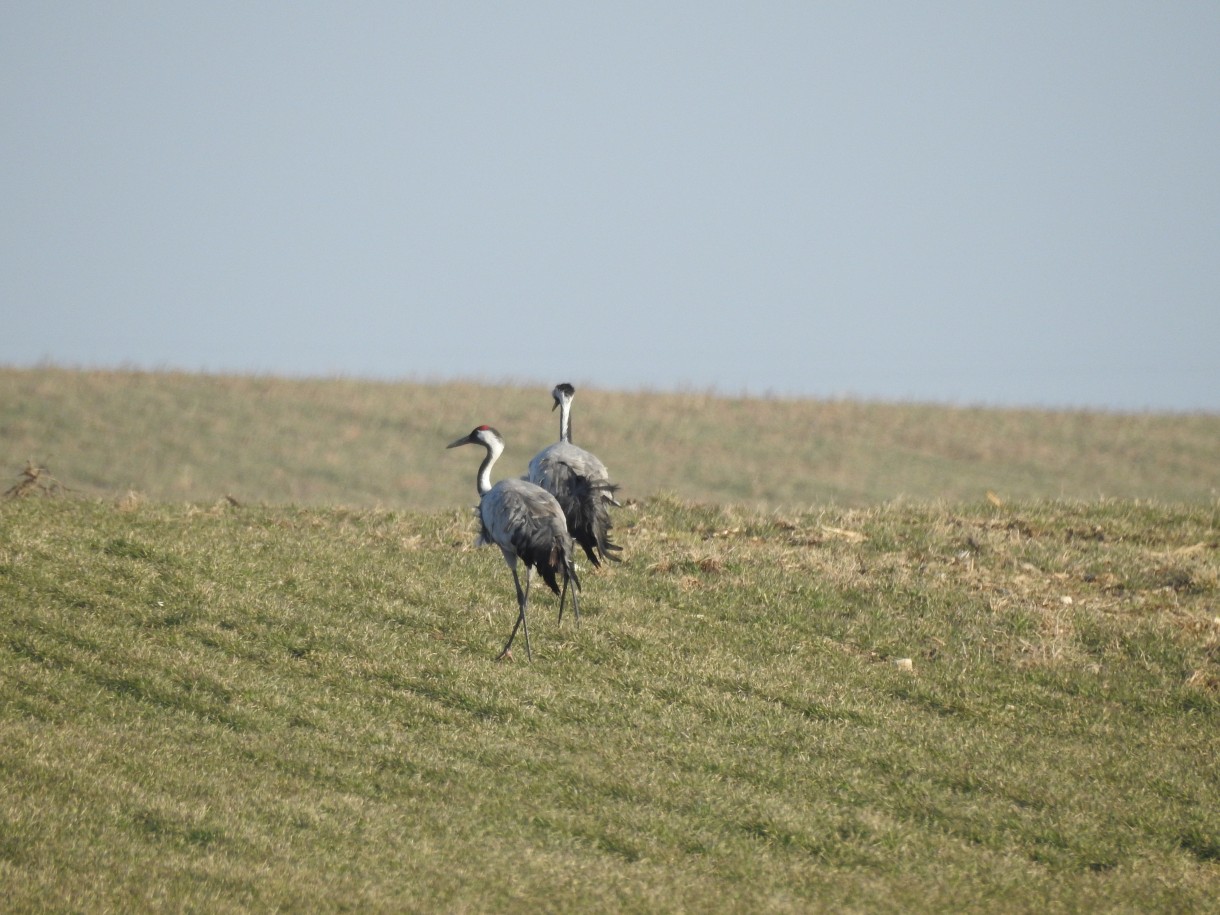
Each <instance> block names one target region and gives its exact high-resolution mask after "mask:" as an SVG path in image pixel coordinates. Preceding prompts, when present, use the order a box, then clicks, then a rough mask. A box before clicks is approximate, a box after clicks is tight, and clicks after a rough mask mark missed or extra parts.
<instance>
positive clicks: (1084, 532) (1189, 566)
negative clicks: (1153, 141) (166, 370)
mask: <svg viewBox="0 0 1220 915" xmlns="http://www.w3.org/2000/svg"><path fill="white" fill-rule="evenodd" d="M0 521H2V525H0V604H2V605H3V606H4V607H5V612H4V614H3V616H2V617H0V671H2V672H3V675H2V677H0V708H3V710H4V711H3V715H2V717H0V771H2V773H3V784H4V786H5V791H4V793H3V797H2V798H0V885H3V886H4V888H5V894H6V908H7V910H8V911H68V910H71V911H151V910H164V909H167V908H168V909H174V910H183V909H185V910H193V911H209V912H220V911H236V910H261V911H266V910H279V909H285V910H290V911H304V910H308V911H411V910H414V911H437V910H449V911H455V910H456V911H463V910H480V911H493V910H523V909H526V908H529V909H530V910H535V909H542V910H545V911H624V910H626V911H711V910H720V911H724V910H737V911H757V910H768V911H807V910H810V909H814V910H818V909H822V910H844V909H854V910H878V909H901V910H912V911H944V910H946V909H955V910H964V909H972V910H979V909H1003V910H1008V911H1032V910H1038V911H1096V910H1125V911H1155V910H1159V911H1199V912H1203V911H1208V910H1210V908H1211V907H1212V906H1213V905H1214V902H1215V898H1216V894H1217V892H1218V891H1220V768H1218V767H1217V765H1216V760H1217V758H1220V658H1218V652H1220V619H1218V614H1217V595H1218V593H1220V583H1218V576H1220V560H1218V558H1217V556H1218V554H1217V547H1218V544H1217V534H1216V509H1215V507H1214V506H1213V507H1202V506H1200V507H1193V508H1192V507H1180V508H1172V509H1171V508H1164V507H1156V506H1152V505H1144V504H1140V505H1136V504H1133V503H1127V502H1105V503H1102V502H1098V503H1090V504H1077V503H1054V502H1037V503H1029V504H1010V505H1006V506H1003V507H997V506H994V505H991V504H990V503H984V504H981V505H979V504H975V505H970V506H958V507H954V508H946V507H919V506H914V505H896V504H890V505H887V506H883V507H875V508H871V509H857V510H833V511H832V510H822V511H817V512H811V513H800V512H794V513H785V514H782V515H774V514H773V515H759V514H751V513H747V512H739V511H732V510H723V509H718V508H710V507H700V506H693V505H690V504H687V503H681V502H678V501H675V500H668V499H650V500H646V501H643V502H640V503H637V504H635V505H633V506H630V507H627V508H625V509H624V510H623V511H622V512H621V514H620V528H621V530H622V533H623V541H624V543H625V544H626V547H627V551H628V556H629V558H628V561H626V562H624V563H623V564H622V565H620V566H615V567H614V568H612V569H610V570H609V571H606V572H602V573H593V572H587V573H586V575H585V578H586V589H585V594H584V597H585V600H584V614H583V623H582V625H581V626H580V627H579V628H577V627H576V626H574V625H572V624H571V623H570V621H569V620H565V622H564V624H563V626H562V627H559V626H557V625H556V622H555V615H554V614H555V610H556V603H557V602H556V601H555V600H553V599H551V598H550V597H549V596H548V595H546V594H545V592H542V591H539V592H538V594H540V595H542V596H539V597H537V598H536V602H535V614H534V617H533V619H534V624H533V627H532V628H533V636H534V639H533V640H534V646H535V660H534V662H533V663H532V664H528V663H525V662H524V660H523V658H520V657H518V659H517V660H516V661H515V662H511V663H502V664H496V663H493V661H492V658H493V657H494V655H495V653H496V651H497V650H498V648H499V646H500V644H501V641H502V639H503V638H504V637H505V635H506V633H507V631H508V628H509V626H510V624H511V621H512V616H513V612H512V597H511V594H512V588H511V581H510V578H509V576H508V572H507V570H506V569H505V568H504V567H503V565H502V563H501V561H500V559H499V557H498V555H495V554H494V552H493V551H490V550H478V551H476V550H473V549H470V548H469V544H470V541H471V538H472V519H471V518H470V517H469V515H468V514H467V513H466V512H464V511H450V512H437V513H429V514H410V513H395V512H386V511H374V510H362V511H346V510H336V509H296V508H243V507H238V506H233V505H231V504H229V503H221V504H218V505H215V506H210V507H209V506H195V507H192V506H166V505H163V504H152V503H148V504H141V503H138V502H132V501H124V502H121V503H119V504H113V503H108V502H101V501H97V500H83V499H73V498H25V499H18V500H8V501H6V502H4V503H2V504H0Z"/></svg>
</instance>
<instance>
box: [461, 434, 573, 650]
mask: <svg viewBox="0 0 1220 915" xmlns="http://www.w3.org/2000/svg"><path fill="white" fill-rule="evenodd" d="M459 445H482V446H483V447H484V448H485V449H487V456H486V457H484V458H483V463H482V464H480V465H479V474H478V477H477V485H478V488H479V497H480V498H479V507H478V513H479V519H480V521H481V522H482V525H483V526H482V530H480V532H479V537H478V539H477V540H476V541H475V546H483V545H484V544H489V543H494V544H495V545H496V546H498V547H499V548H500V552H501V553H503V554H504V561H505V562H506V563H507V564H508V567H509V568H510V569H511V570H512V573H513V584H515V585H516V586H517V622H516V623H514V624H513V631H512V633H511V634H510V635H509V637H508V641H507V642H506V643H505V645H504V650H503V651H501V652H500V654H499V655H498V656H497V657H496V660H497V661H498V660H500V659H501V658H503V657H504V656H505V655H506V654H508V649H509V648H510V647H511V646H512V644H513V639H514V638H515V637H516V635H517V628H518V627H521V629H522V630H523V631H524V633H525V655H526V657H527V658H529V659H530V660H533V655H532V654H531V653H530V630H529V623H527V622H526V620H525V608H526V605H527V604H528V603H529V593H530V571H531V569H537V570H538V572H539V573H540V574H541V575H542V578H543V580H544V581H545V582H546V583H547V587H549V588H550V589H551V590H552V591H554V592H555V593H556V594H558V595H559V620H560V622H562V621H563V604H564V599H565V598H566V597H567V594H568V583H569V582H570V583H571V584H572V612H573V613H574V614H575V616H576V621H577V622H578V623H579V622H580V607H579V605H578V604H577V602H576V592H577V591H579V590H580V579H579V578H577V577H576V567H575V566H574V565H573V562H572V537H571V535H570V534H569V533H568V528H567V524H566V522H565V520H564V515H563V509H561V508H560V507H559V503H558V502H557V501H556V499H555V497H554V496H552V495H551V494H550V493H549V492H547V491H546V490H545V489H543V488H542V487H540V486H536V485H534V484H533V483H530V482H529V481H527V480H521V479H514V478H509V479H505V480H501V481H500V482H499V483H497V484H496V485H495V486H492V485H491V465H492V464H494V463H495V462H496V459H497V458H499V457H500V454H501V453H502V452H503V451H504V438H503V437H502V436H501V435H500V433H499V432H497V431H496V430H495V429H493V428H492V427H491V426H486V425H484V426H479V427H477V428H475V429H474V430H473V431H471V433H470V434H469V435H464V436H462V437H461V438H459V439H458V440H457V441H455V442H451V443H450V444H449V445H448V446H447V447H449V448H456V447H458V446H459ZM518 559H522V560H524V561H525V589H524V590H522V588H521V579H520V578H519V577H518V576H517V560H518ZM560 575H562V576H563V590H562V591H560V588H559V582H558V580H557V576H560Z"/></svg>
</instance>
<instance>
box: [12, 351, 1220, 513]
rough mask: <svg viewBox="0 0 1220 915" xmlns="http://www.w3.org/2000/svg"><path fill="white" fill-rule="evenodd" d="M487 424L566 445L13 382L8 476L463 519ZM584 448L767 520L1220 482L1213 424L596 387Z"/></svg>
mask: <svg viewBox="0 0 1220 915" xmlns="http://www.w3.org/2000/svg"><path fill="white" fill-rule="evenodd" d="M558 380H561V379H556V381H558ZM481 422H489V423H492V424H493V425H495V426H496V427H497V428H499V429H500V430H501V431H502V432H503V433H504V434H505V436H506V438H507V440H508V451H507V453H506V455H505V457H504V459H503V461H502V463H501V465H500V469H501V470H502V472H503V473H505V474H509V473H514V472H519V471H522V470H523V469H524V467H525V464H526V462H527V461H528V459H529V457H530V456H531V455H532V454H534V453H535V452H536V451H537V450H539V449H540V448H542V447H544V446H545V445H547V444H549V443H550V442H551V441H553V440H554V439H555V437H556V434H557V421H556V419H555V415H554V414H553V413H551V412H550V397H549V394H548V392H547V390H546V389H545V387H543V388H540V389H534V388H521V387H513V386H491V385H480V384H472V383H460V382H453V383H437V384H424V383H409V382H402V383H379V382H369V381H358V380H353V379H330V380H285V379H273V378H262V377H228V376H201V375H188V374H180V373H141V372H110V371H69V370H62V369H54V368H40V369H33V370H14V369H0V468H2V467H5V466H7V467H9V468H10V472H15V470H16V468H18V467H20V466H22V465H23V464H24V462H25V460H26V458H27V456H29V455H34V456H36V457H37V458H38V460H39V462H41V463H53V464H54V466H55V467H56V470H57V472H58V474H59V476H60V478H61V479H62V480H64V481H67V482H68V483H69V484H70V485H72V486H73V487H77V488H80V489H81V490H83V491H85V492H88V493H92V494H99V495H106V496H112V495H114V494H116V493H124V492H127V491H129V490H132V491H135V492H137V493H142V494H144V495H145V496H147V497H149V498H151V499H154V500H189V501H209V502H210V501H213V500H215V499H218V498H221V497H223V496H225V495H231V496H232V497H233V498H235V499H238V500H239V501H241V502H246V503H249V502H266V503H299V504H307V505H322V504H329V505H349V506H384V507H403V508H416V509H434V508H441V507H450V506H453V505H455V504H464V503H466V502H468V501H472V494H473V486H472V485H471V473H470V467H469V466H468V465H467V463H466V462H464V461H457V460H453V459H452V455H451V454H448V453H447V452H446V451H445V449H444V445H445V443H447V442H448V441H451V440H452V439H453V437H454V436H455V435H458V434H460V433H462V432H465V431H467V430H469V429H470V428H471V427H473V426H474V425H476V424H478V423H481ZM575 437H576V440H577V442H578V443H579V444H581V445H583V446H584V447H587V448H589V449H590V450H592V451H594V452H595V453H597V454H598V455H599V456H600V457H602V459H603V460H604V461H605V462H606V463H607V465H608V466H609V467H610V470H611V474H612V476H613V477H614V479H615V480H617V481H618V482H620V483H621V484H622V487H623V489H622V495H623V497H624V498H629V499H632V498H633V499H641V498H644V497H647V496H649V495H652V494H655V493H672V494H674V495H676V496H677V497H679V498H681V499H685V500H693V501H700V502H713V503H718V504H743V505H749V506H751V507H753V508H756V509H764V510H777V509H779V510H783V509H789V510H795V509H804V508H808V507H810V506H814V505H824V504H838V505H845V506H864V505H869V504H875V503H878V502H883V501H887V500H891V499H896V498H910V499H915V500H944V501H946V502H961V501H971V502H973V501H978V500H982V499H984V498H986V497H987V495H988V493H992V494H993V495H994V496H995V497H996V498H998V499H1000V500H1001V501H1003V500H1012V499H1029V498H1065V499H1095V498H1098V497H1110V498H1127V499H1131V498H1152V499H1158V500H1161V501H1164V502H1207V501H1210V500H1212V499H1214V498H1215V497H1216V494H1217V487H1218V486H1220V467H1218V464H1217V461H1216V457H1215V456H1216V454H1217V453H1220V416H1215V415H1167V414H1130V415H1128V414H1114V413H1090V412H1075V411H1036V410H999V409H984V408H976V407H938V406H928V405H922V404H877V403H862V402H856V401H813V400H783V399H742V398H722V397H714V396H711V395H707V394H697V393H678V394H659V393H653V392H642V391H641V392H613V391H604V390H597V389H593V388H580V389H579V391H578V394H577V400H576V405H575Z"/></svg>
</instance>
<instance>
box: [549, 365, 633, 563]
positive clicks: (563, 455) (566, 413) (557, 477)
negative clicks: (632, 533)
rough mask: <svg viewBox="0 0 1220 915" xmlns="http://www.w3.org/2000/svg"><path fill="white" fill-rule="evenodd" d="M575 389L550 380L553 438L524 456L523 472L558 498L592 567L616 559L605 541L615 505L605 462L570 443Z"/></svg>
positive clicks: (613, 487)
mask: <svg viewBox="0 0 1220 915" xmlns="http://www.w3.org/2000/svg"><path fill="white" fill-rule="evenodd" d="M575 394H576V389H575V388H574V387H572V385H570V384H568V383H566V382H564V383H563V384H557V385H555V387H554V389H553V390H552V391H551V397H553V398H554V399H555V403H554V405H553V406H552V407H551V410H552V411H554V409H555V408H556V407H558V408H559V441H557V442H556V443H555V444H553V445H548V446H547V447H546V448H543V449H542V450H541V451H539V452H538V453H537V454H536V455H534V457H533V459H532V460H531V461H530V465H529V472H528V474H527V475H526V479H528V480H529V481H530V482H531V483H536V484H537V485H539V486H541V487H542V488H543V489H545V490H546V491H547V492H549V493H551V495H553V496H554V497H555V498H556V499H558V500H559V505H560V507H561V508H562V509H563V514H564V517H565V518H566V519H567V522H568V533H570V534H571V535H572V539H574V540H575V541H576V542H577V543H579V544H580V546H581V549H583V550H584V551H585V555H586V556H588V557H589V561H590V562H591V563H593V565H594V566H599V565H601V560H603V559H610V560H613V561H614V562H618V561H619V557H618V556H615V555H614V554H615V553H617V552H619V551H621V550H622V547H621V546H619V545H618V544H615V543H612V542H611V541H610V529H611V527H613V524H612V523H611V521H610V506H611V505H618V504H619V503H618V501H617V500H616V499H615V498H614V493H615V491H616V490H617V489H618V484H617V483H611V482H610V473H609V472H608V471H607V470H606V465H605V464H603V463H602V462H601V461H600V460H598V458H597V456H596V455H594V454H590V453H589V452H588V451H586V450H585V449H584V448H580V447H578V446H576V445H574V444H572V398H573V396H574V395H575Z"/></svg>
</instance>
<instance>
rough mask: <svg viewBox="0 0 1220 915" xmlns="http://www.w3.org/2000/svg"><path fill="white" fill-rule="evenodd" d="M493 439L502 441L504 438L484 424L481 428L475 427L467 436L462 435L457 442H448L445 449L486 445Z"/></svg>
mask: <svg viewBox="0 0 1220 915" xmlns="http://www.w3.org/2000/svg"><path fill="white" fill-rule="evenodd" d="M493 439H497V440H499V441H504V437H503V436H502V435H500V433H499V432H497V431H496V430H495V429H493V428H492V427H491V426H489V425H487V424H486V423H484V424H483V425H481V426H475V428H474V429H472V430H471V432H470V434H469V435H463V436H462V437H461V438H459V439H458V440H457V441H455V442H450V443H449V444H448V445H446V446H445V447H446V448H456V447H457V446H458V445H487V444H488V443H489V442H490V441H491V440H493Z"/></svg>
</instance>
